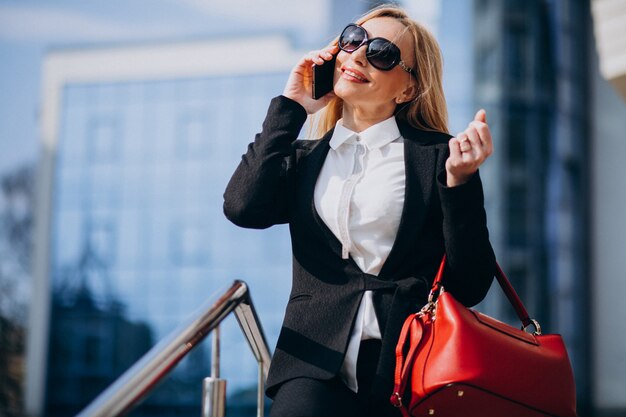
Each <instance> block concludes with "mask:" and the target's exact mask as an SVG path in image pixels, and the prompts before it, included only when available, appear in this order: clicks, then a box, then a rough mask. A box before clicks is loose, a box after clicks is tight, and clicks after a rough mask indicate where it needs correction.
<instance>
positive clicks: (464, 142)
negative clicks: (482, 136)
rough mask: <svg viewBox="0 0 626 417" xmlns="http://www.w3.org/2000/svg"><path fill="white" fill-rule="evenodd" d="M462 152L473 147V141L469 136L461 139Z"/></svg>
mask: <svg viewBox="0 0 626 417" xmlns="http://www.w3.org/2000/svg"><path fill="white" fill-rule="evenodd" d="M460 147H461V152H467V151H469V150H470V149H472V142H470V140H469V138H467V137H466V138H465V139H463V140H462V141H461V145H460Z"/></svg>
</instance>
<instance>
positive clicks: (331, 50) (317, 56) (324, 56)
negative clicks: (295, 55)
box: [304, 45, 339, 65]
mask: <svg viewBox="0 0 626 417" xmlns="http://www.w3.org/2000/svg"><path fill="white" fill-rule="evenodd" d="M338 50H339V47H338V46H337V45H331V46H328V47H326V48H324V49H320V50H317V51H311V52H309V53H308V54H307V55H306V56H305V57H304V59H305V61H308V62H312V63H314V64H315V65H323V64H324V62H326V61H330V60H332V59H333V56H334V55H335V54H336V53H337V51H338Z"/></svg>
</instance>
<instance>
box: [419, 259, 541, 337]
mask: <svg viewBox="0 0 626 417" xmlns="http://www.w3.org/2000/svg"><path fill="white" fill-rule="evenodd" d="M445 266H446V255H445V254H444V255H443V259H442V260H441V264H440V265H439V270H438V271H437V275H436V276H435V280H434V281H433V285H432V287H431V289H430V294H429V295H428V302H429V303H431V302H432V301H433V298H434V296H435V294H437V292H439V291H440V289H441V288H442V287H443V286H442V284H441V280H442V279H443V270H444V269H445ZM495 277H496V279H497V280H498V284H500V287H501V288H502V290H503V291H504V294H505V295H506V298H507V299H508V300H509V302H510V303H511V305H512V306H513V308H514V309H515V312H516V313H517V316H518V317H519V319H520V320H521V322H522V330H526V328H527V327H528V326H530V325H531V324H532V325H533V326H534V327H535V334H541V326H539V323H538V322H537V320H535V319H531V318H530V315H529V314H528V311H527V310H526V307H524V303H522V300H521V299H520V298H519V295H517V292H516V291H515V288H513V285H511V282H510V281H509V279H508V278H507V277H506V275H504V271H502V268H500V265H498V263H497V262H496V274H495Z"/></svg>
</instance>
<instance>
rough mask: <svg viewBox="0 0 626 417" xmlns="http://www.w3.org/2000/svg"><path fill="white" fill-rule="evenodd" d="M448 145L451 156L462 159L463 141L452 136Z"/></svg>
mask: <svg viewBox="0 0 626 417" xmlns="http://www.w3.org/2000/svg"><path fill="white" fill-rule="evenodd" d="M448 146H449V147H450V158H453V159H455V160H460V159H461V158H462V153H463V151H462V150H461V141H460V140H459V139H458V138H452V139H450V142H448Z"/></svg>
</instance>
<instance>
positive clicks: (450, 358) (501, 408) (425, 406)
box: [391, 257, 576, 417]
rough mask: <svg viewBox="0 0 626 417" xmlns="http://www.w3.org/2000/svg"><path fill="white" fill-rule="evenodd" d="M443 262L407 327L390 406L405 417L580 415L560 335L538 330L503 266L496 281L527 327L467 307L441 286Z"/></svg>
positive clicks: (523, 324)
mask: <svg viewBox="0 0 626 417" xmlns="http://www.w3.org/2000/svg"><path fill="white" fill-rule="evenodd" d="M445 259H446V258H445V257H444V258H443V260H442V262H441V266H440V267H439V272H438V273H437V276H436V277H435V281H434V283H433V286H432V288H431V291H430V295H429V297H428V304H426V305H425V306H424V307H423V308H422V309H421V311H419V312H418V313H415V314H412V315H410V316H409V317H408V318H407V319H406V321H405V322H404V326H403V327H402V332H401V334H400V339H399V340H398V345H397V347H396V371H395V388H394V393H393V395H392V396H391V403H392V404H393V405H394V406H396V407H399V408H400V411H401V412H402V415H403V416H404V417H417V416H432V415H434V416H439V417H444V416H449V417H474V416H475V417H478V416H480V417H504V416H506V417H533V416H537V417H538V416H559V417H571V416H576V392H575V386H574V376H573V374H572V367H571V365H570V361H569V357H568V355H567V350H566V349H565V345H564V343H563V340H562V339H561V336H560V335H557V334H547V335H543V334H541V328H540V326H539V323H537V321H535V320H533V319H531V318H530V317H529V316H528V312H527V311H526V308H525V307H524V305H523V304H522V302H521V300H520V298H519V297H518V295H517V293H516V292H515V290H514V289H513V287H512V286H511V283H510V282H509V280H508V279H507V278H506V276H505V275H504V273H503V272H502V270H501V269H500V267H499V266H497V273H496V278H497V280H498V282H499V283H500V286H501V287H502V289H503V290H504V293H505V294H506V296H507V298H508V299H509V301H510V302H511V304H512V305H513V307H514V308H515V311H516V312H517V315H518V316H519V318H520V320H521V321H522V329H521V330H520V329H517V328H515V327H512V326H509V325H508V324H505V323H503V322H501V321H498V320H496V319H494V318H491V317H489V316H487V315H485V314H482V313H479V312H478V311H475V310H472V309H469V308H467V307H465V306H463V305H462V304H461V303H459V302H458V301H457V300H455V299H454V297H453V296H452V295H451V294H450V293H448V292H446V291H445V290H444V288H443V286H442V285H441V279H442V276H443V270H444V265H445ZM437 293H439V295H438V297H437V299H436V300H435V299H434V297H435V294H437ZM530 325H533V326H534V328H535V331H534V333H533V334H531V333H528V332H526V329H527V328H528V327H529V326H530Z"/></svg>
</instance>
